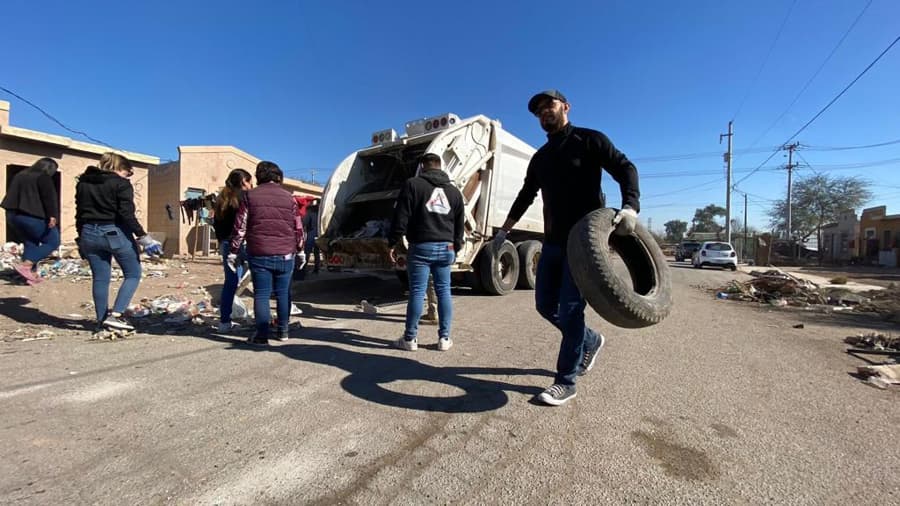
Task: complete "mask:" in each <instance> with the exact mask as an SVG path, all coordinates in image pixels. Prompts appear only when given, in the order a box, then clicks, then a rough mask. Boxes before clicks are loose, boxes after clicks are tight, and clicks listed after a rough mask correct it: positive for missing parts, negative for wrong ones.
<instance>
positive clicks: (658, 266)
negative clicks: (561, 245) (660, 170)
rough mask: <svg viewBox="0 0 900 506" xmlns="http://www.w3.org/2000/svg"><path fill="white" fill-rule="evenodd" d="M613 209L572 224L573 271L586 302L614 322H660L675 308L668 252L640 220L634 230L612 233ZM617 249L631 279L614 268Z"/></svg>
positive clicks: (623, 324)
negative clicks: (661, 247)
mask: <svg viewBox="0 0 900 506" xmlns="http://www.w3.org/2000/svg"><path fill="white" fill-rule="evenodd" d="M615 215H616V210H615V209H598V210H596V211H593V212H591V213H589V214H588V215H586V216H585V217H584V218H582V219H581V220H580V221H579V222H578V223H576V224H575V226H574V227H572V231H571V232H570V233H569V240H568V244H567V246H568V249H567V254H568V257H569V269H570V271H571V272H572V277H573V279H574V280H575V284H576V285H578V288H579V290H581V294H582V295H583V296H584V298H585V300H587V302H588V304H590V305H591V307H592V308H594V311H596V312H597V313H598V314H599V315H600V316H602V317H603V318H605V319H606V320H607V321H609V322H610V323H612V324H613V325H617V326H619V327H624V328H641V327H647V326H650V325H654V324H657V323H659V322H660V321H662V320H663V318H665V317H666V316H668V315H669V312H670V311H671V310H672V277H671V274H670V272H669V267H668V265H667V263H666V257H665V256H664V255H663V252H662V250H661V249H660V247H659V245H658V244H657V243H656V240H655V239H654V238H653V236H652V235H650V232H648V231H647V229H646V228H644V226H643V225H641V224H640V223H638V224H637V226H636V227H635V230H634V233H633V234H630V235H627V236H620V235H616V234H613V230H614V228H615V227H614V226H613V224H612V220H613V217H615ZM613 251H615V252H616V253H618V254H619V256H620V257H621V258H622V260H623V261H624V262H625V265H626V266H627V267H628V272H629V273H630V276H629V277H630V279H628V278H623V277H620V276H618V275H617V273H616V272H614V270H613V263H612V252H613Z"/></svg>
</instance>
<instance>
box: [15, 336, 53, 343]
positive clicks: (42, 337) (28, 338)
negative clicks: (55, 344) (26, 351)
mask: <svg viewBox="0 0 900 506" xmlns="http://www.w3.org/2000/svg"><path fill="white" fill-rule="evenodd" d="M48 339H53V336H41V335H38V336H36V337H26V338H25V339H22V342H26V341H44V340H48Z"/></svg>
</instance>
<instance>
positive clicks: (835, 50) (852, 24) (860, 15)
mask: <svg viewBox="0 0 900 506" xmlns="http://www.w3.org/2000/svg"><path fill="white" fill-rule="evenodd" d="M873 1H874V0H869V3H867V4H866V6H865V7H863V9H862V11H860V13H859V14H858V15H857V16H856V19H854V20H853V23H851V24H850V26H849V27H848V28H847V30H846V31H844V35H842V36H841V39H840V40H839V41H838V43H837V44H836V45H835V46H834V47H833V48H832V49H831V52H830V53H828V56H826V57H825V60H824V61H822V64H821V65H819V68H818V69H816V71H815V72H814V73H813V75H812V77H810V78H809V80H807V81H806V84H804V85H803V88H802V89H801V90H800V92H799V93H797V96H795V97H794V100H792V101H791V103H790V104H788V106H787V107H786V108H785V109H784V111H782V112H781V114H779V115H778V117H777V118H776V119H775V121H773V122H772V124H771V125H769V126H768V128H766V129H765V131H763V133H762V134H760V136H759V137H757V139H756V140H755V141H753V144H751V145H750V146H751V147H753V146H756V143H757V142H759V141H761V140H762V139H763V137H765V136H766V134H767V133H769V131H770V130H772V128H774V127H775V125H777V124H778V122H779V121H781V118H784V116H785V114H787V113H788V111H790V110H791V108H792V107H794V104H796V103H797V101H798V100H800V97H801V96H803V94H804V93H805V92H806V90H807V88H809V85H810V84H812V82H813V80H815V78H816V77H818V75H819V73H820V72H822V69H823V68H825V65H827V64H828V62H829V61H830V60H831V57H832V56H834V53H835V52H837V50H838V48H839V47H841V44H843V43H844V40H846V38H847V36H848V35H850V32H851V31H852V30H853V28H854V27H855V26H856V23H858V22H859V20H860V18H862V16H863V14H865V13H866V10H868V9H869V6H870V5H872V2H873Z"/></svg>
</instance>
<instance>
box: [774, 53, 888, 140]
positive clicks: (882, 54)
mask: <svg viewBox="0 0 900 506" xmlns="http://www.w3.org/2000/svg"><path fill="white" fill-rule="evenodd" d="M898 41H900V36H898V37H897V38H896V39H894V41H893V42H891V43H890V44H889V45H888V47H886V48H885V49H884V51H882V52H881V54H879V55H878V57H877V58H875V59H874V60H872V63H870V64H869V65H868V66H866V68H864V69H863V71H862V72H860V73H859V75H858V76H856V78H854V79H853V80H852V81H850V84H848V85H847V86H846V87H844V89H843V90H841V92H840V93H838V94H837V95H835V97H834V98H832V99H831V101H830V102H828V104H826V105H825V107H823V108H822V110H820V111H819V112H817V113H816V115H815V116H813V117H812V119H810V120H809V121H807V122H806V124H805V125H803V126H802V127H800V130H797V131H796V132H794V135H792V136H790V137H789V138H788V140H786V141H784V142H785V144H787V143H788V142H791V141H792V140H794V138H795V137H797V136H798V135H800V132H802V131H804V130H806V127H808V126H809V125H811V124H812V123H813V121H815V120H817V119H818V118H819V116H821V115H822V114H823V113H824V112H825V111H827V110H828V108H829V107H831V106H832V104H834V103H835V102H837V100H838V99H839V98H841V96H843V95H844V93H846V92H847V90H849V89H850V88H851V87H852V86H853V85H854V84H856V81H859V79H860V78H861V77H862V76H864V75H865V74H866V72H868V71H869V69H871V68H872V67H874V66H875V64H876V63H878V60H880V59H881V57H882V56H884V55H885V54H887V52H888V51H890V50H891V48H893V47H894V45H896V44H897V42H898Z"/></svg>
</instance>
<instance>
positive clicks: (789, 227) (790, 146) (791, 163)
mask: <svg viewBox="0 0 900 506" xmlns="http://www.w3.org/2000/svg"><path fill="white" fill-rule="evenodd" d="M798 147H800V143H799V142H795V143H793V144H788V145H787V146H785V147H784V148H783V149H786V150H787V152H788V163H787V173H788V187H787V231H786V234H787V237H786V239H788V240H790V239H791V231H792V230H793V226H792V225H793V224H792V223H791V207H792V205H793V201H792V200H791V196H792V191H791V188H792V187H793V175H794V167H795V165H794V150H796V149H797V148H798ZM792 250H793V247H792Z"/></svg>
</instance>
